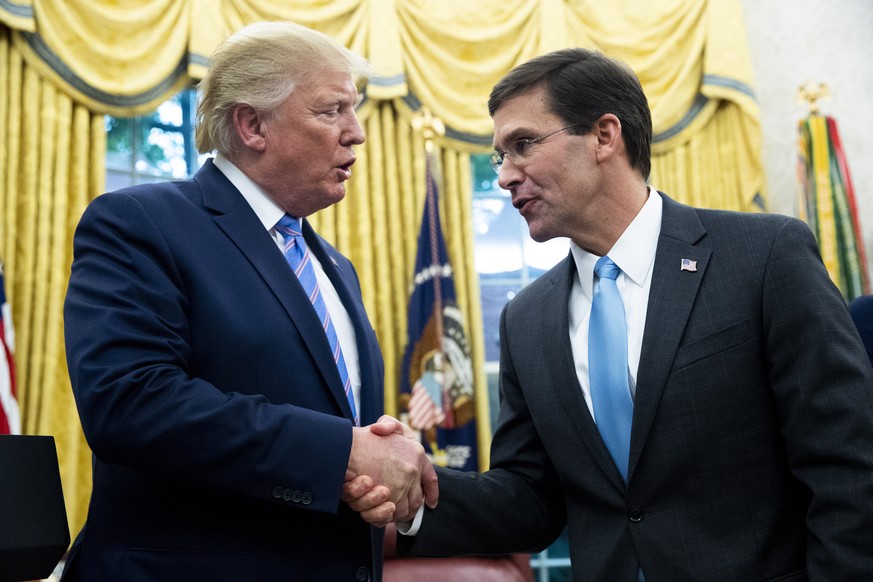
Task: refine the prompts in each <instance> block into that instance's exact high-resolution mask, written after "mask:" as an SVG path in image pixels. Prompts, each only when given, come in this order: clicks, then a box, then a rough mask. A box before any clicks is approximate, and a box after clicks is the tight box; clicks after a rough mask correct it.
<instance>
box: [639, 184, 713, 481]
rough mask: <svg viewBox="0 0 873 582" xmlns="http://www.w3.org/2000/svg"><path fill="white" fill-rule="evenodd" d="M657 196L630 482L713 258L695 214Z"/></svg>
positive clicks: (685, 207) (687, 208)
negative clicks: (659, 207)
mask: <svg viewBox="0 0 873 582" xmlns="http://www.w3.org/2000/svg"><path fill="white" fill-rule="evenodd" d="M661 197H662V198H663V200H664V211H663V216H662V218H661V234H660V236H659V237H658V249H657V251H656V253H655V264H654V267H653V270H652V285H651V289H650V291H649V304H648V309H647V315H646V326H645V331H644V335H643V345H642V350H641V352H640V364H639V371H638V373H637V388H636V399H635V403H634V421H633V432H632V434H631V450H630V468H629V474H628V478H629V479H630V477H631V475H632V474H633V470H634V467H635V466H636V464H637V462H638V461H639V458H640V455H641V453H642V450H643V448H644V444H645V441H646V438H647V437H648V434H649V431H650V430H651V428H652V422H653V421H654V418H655V413H656V412H657V408H658V403H659V402H660V399H661V394H662V393H663V391H664V386H665V385H666V383H667V377H668V376H669V374H670V370H671V368H672V366H673V360H674V358H675V356H676V350H677V349H678V347H679V341H680V340H681V339H682V334H683V332H684V330H685V325H686V323H687V322H688V316H689V314H690V313H691V308H692V306H693V305H694V300H695V297H696V296H697V291H698V289H699V288H700V283H701V281H702V280H703V277H704V275H705V273H706V268H707V265H708V264H709V259H710V255H711V254H712V251H711V249H709V248H708V247H706V246H704V245H703V244H697V243H698V241H699V240H700V239H701V238H702V237H703V236H704V235H705V234H706V231H705V229H704V228H703V224H702V223H701V222H700V219H699V218H698V216H697V212H696V211H695V210H694V209H693V208H691V207H689V206H685V205H682V204H679V203H677V202H674V201H673V200H671V199H670V198H668V197H667V196H666V195H664V194H663V193H662V194H661ZM683 259H689V260H691V261H695V265H694V268H696V270H688V269H682V260H683Z"/></svg>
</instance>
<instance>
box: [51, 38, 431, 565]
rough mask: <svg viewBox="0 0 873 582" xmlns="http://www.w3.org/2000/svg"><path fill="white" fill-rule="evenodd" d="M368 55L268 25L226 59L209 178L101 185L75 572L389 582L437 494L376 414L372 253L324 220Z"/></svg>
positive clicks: (355, 132)
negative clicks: (367, 487) (397, 543)
mask: <svg viewBox="0 0 873 582" xmlns="http://www.w3.org/2000/svg"><path fill="white" fill-rule="evenodd" d="M368 72H369V67H368V65H367V63H366V62H365V61H364V60H363V59H362V58H360V57H359V56H357V55H355V54H353V53H352V52H350V51H348V50H347V49H345V48H344V47H342V46H341V45H339V44H338V43H336V42H335V41H333V40H332V39H330V38H329V37H327V36H325V35H323V34H320V33H317V32H315V31H312V30H309V29H307V28H305V27H302V26H298V25H294V24H290V23H258V24H254V25H251V26H249V27H247V28H244V29H243V30H241V31H239V32H237V33H236V34H234V35H233V36H231V37H230V38H229V39H228V40H227V41H226V42H225V43H223V44H222V45H221V46H220V47H219V48H218V49H217V50H216V52H215V53H214V55H213V57H212V59H211V60H210V65H209V70H208V72H207V74H206V77H205V78H204V79H203V82H202V84H201V87H200V89H201V100H200V103H199V107H198V111H197V117H198V120H197V121H198V125H197V136H196V137H197V147H198V149H199V150H200V151H201V152H203V153H205V152H213V151H214V152H216V154H215V157H214V159H210V160H208V161H207V162H206V163H205V165H204V166H203V167H202V168H201V169H200V170H199V171H198V172H197V174H196V175H195V176H194V177H193V178H192V179H191V180H186V181H181V182H173V183H162V184H148V185H141V186H134V187H131V188H125V189H122V190H119V191H116V192H112V193H109V194H105V195H103V196H100V197H98V198H97V199H96V200H94V202H92V203H91V205H90V206H89V207H88V209H87V210H86V211H85V214H84V215H83V217H82V219H81V222H80V224H79V227H78V229H77V232H76V237H75V242H74V247H75V248H74V252H75V255H74V261H73V267H72V274H71V278H70V286H69V289H68V292H67V298H66V304H65V310H64V315H65V331H66V345H67V358H68V362H69V371H70V378H71V380H72V385H73V391H74V393H75V397H76V404H77V406H78V409H79V415H80V417H81V421H82V427H83V429H84V432H85V436H86V437H87V439H88V443H89V445H90V446H91V449H92V451H93V455H94V463H93V467H94V469H93V470H94V472H93V477H94V479H93V482H94V487H93V494H92V497H91V504H90V507H89V512H88V518H87V523H86V525H85V527H84V528H83V530H82V532H81V533H80V534H79V536H78V539H77V540H76V542H75V543H74V545H73V547H72V550H71V552H70V555H69V558H68V561H67V566H66V569H65V572H64V575H63V580H64V581H65V582H68V581H74V580H76V581H85V582H100V581H104V580H112V581H116V580H123V581H124V582H138V581H142V582H146V581H148V582H155V581H172V580H180V581H183V580H184V581H190V580H209V581H210V582H216V581H227V582H242V581H245V582H255V581H263V582H267V581H278V580H359V581H365V580H380V579H381V567H382V564H381V561H382V530H380V529H378V528H374V527H371V526H370V525H369V524H367V523H366V522H364V521H363V520H362V519H361V518H360V516H359V515H358V514H356V513H354V512H353V511H352V510H351V509H350V508H349V507H348V505H346V504H345V503H343V502H342V501H341V499H340V493H341V488H342V485H343V483H344V482H345V481H347V480H348V479H351V478H354V477H357V476H363V477H360V479H364V480H365V482H369V483H372V484H376V485H380V486H381V487H380V489H379V490H380V491H385V500H386V503H389V504H390V506H391V507H392V511H396V513H397V515H398V516H403V515H407V514H411V513H414V512H415V511H416V510H417V509H418V508H419V507H420V506H421V504H422V503H423V502H425V501H426V502H427V503H428V504H429V505H433V504H434V503H435V501H436V495H437V492H436V475H435V473H434V471H433V467H432V466H431V465H430V463H429V461H428V460H427V458H426V456H425V455H424V450H423V448H422V447H421V445H419V444H418V443H415V442H413V441H411V440H408V439H405V438H403V437H401V436H399V435H389V436H387V437H382V436H377V435H376V434H375V433H373V432H371V431H370V430H368V429H367V428H366V425H367V424H369V423H372V422H374V421H376V419H378V418H379V416H380V415H381V413H382V406H383V364H382V358H381V355H380V352H379V346H378V344H377V341H376V336H375V333H374V331H373V328H372V326H371V324H370V323H369V321H368V319H367V315H366V313H365V312H364V306H363V301H362V298H361V289H360V286H359V284H358V279H357V276H356V274H355V271H354V268H353V267H352V265H351V263H350V262H349V261H348V259H346V258H345V257H343V256H342V255H341V254H340V253H339V252H338V251H337V250H336V249H335V248H334V247H332V246H331V245H330V244H329V243H328V242H327V241H325V240H324V239H322V238H321V237H319V236H318V235H317V234H316V233H315V232H314V231H313V229H312V227H311V226H310V225H309V223H308V222H307V221H306V217H307V216H309V215H311V214H312V213H314V212H317V211H318V210H321V209H323V208H326V207H328V206H330V205H332V204H335V203H337V202H339V201H340V200H342V199H343V197H344V196H345V183H346V181H347V180H348V179H349V178H350V176H351V172H352V169H351V168H352V165H353V164H354V162H355V152H354V146H356V145H360V144H361V143H363V141H364V133H363V130H362V128H361V126H360V124H359V123H358V120H357V117H356V115H355V106H356V104H357V103H358V92H357V89H356V81H357V80H358V79H359V78H361V77H363V76H366V75H367V74H368Z"/></svg>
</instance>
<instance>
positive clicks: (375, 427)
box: [369, 414, 405, 436]
mask: <svg viewBox="0 0 873 582" xmlns="http://www.w3.org/2000/svg"><path fill="white" fill-rule="evenodd" d="M404 426H405V425H404V424H403V423H402V422H400V421H399V420H397V419H396V418H394V417H392V416H388V415H387V414H386V415H383V416H381V417H379V420H377V421H376V422H374V423H373V424H371V425H370V427H369V428H370V432H372V433H373V434H376V435H379V436H389V435H392V434H395V433H396V434H403V427H404Z"/></svg>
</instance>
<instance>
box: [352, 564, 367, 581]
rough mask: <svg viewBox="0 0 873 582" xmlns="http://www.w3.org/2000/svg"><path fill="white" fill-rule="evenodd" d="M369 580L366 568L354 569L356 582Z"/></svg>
mask: <svg viewBox="0 0 873 582" xmlns="http://www.w3.org/2000/svg"><path fill="white" fill-rule="evenodd" d="M369 579H370V570H369V569H367V567H366V566H358V567H357V568H356V569H355V580H356V581H357V582H367V580H369Z"/></svg>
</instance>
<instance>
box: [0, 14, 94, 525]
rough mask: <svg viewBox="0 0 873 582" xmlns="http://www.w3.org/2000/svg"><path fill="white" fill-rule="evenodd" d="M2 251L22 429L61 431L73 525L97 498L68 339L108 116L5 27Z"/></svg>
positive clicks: (0, 68) (1, 37)
mask: <svg viewBox="0 0 873 582" xmlns="http://www.w3.org/2000/svg"><path fill="white" fill-rule="evenodd" d="M0 85H2V87H3V88H4V90H3V92H2V93H0V184H2V187H0V257H2V258H3V260H4V262H5V264H6V270H7V273H8V276H7V279H6V280H7V288H6V292H7V295H8V300H9V302H10V305H11V306H12V308H13V309H12V320H13V323H14V325H15V330H16V351H15V364H16V373H17V379H18V391H19V394H18V396H19V400H20V405H21V409H22V432H23V433H25V434H47V435H53V436H54V437H55V441H56V445H57V448H58V458H59V461H60V469H61V478H62V481H63V487H64V492H65V499H66V507H67V513H68V515H69V517H70V523H71V525H73V524H75V525H76V526H77V527H78V526H81V523H82V521H83V519H84V514H85V510H86V508H87V504H88V496H89V494H90V483H91V474H90V460H91V453H90V450H89V449H88V446H87V444H86V443H85V440H84V436H83V435H82V431H81V428H80V426H79V423H78V418H77V416H76V408H75V403H74V402H73V395H72V392H71V390H70V381H69V377H68V376H67V368H66V360H65V356H64V342H63V301H64V293H65V292H66V287H67V276H68V273H69V270H70V263H71V261H72V239H73V231H74V229H75V226H76V224H77V223H78V220H79V216H80V215H81V213H82V211H83V210H84V208H85V206H86V204H87V203H88V201H89V200H90V199H91V198H92V197H93V196H94V193H95V192H100V191H102V189H103V183H104V176H105V170H104V158H105V143H106V132H105V128H104V121H103V116H102V115H95V114H93V113H91V112H90V111H89V110H88V109H87V108H85V107H83V106H82V105H80V104H77V103H75V102H74V101H73V100H72V99H71V98H70V97H69V96H68V95H66V94H64V93H62V92H60V91H58V89H57V88H56V87H55V86H54V85H53V84H51V83H49V82H48V81H46V80H45V79H44V78H42V77H41V76H40V75H39V74H38V73H37V72H36V71H35V70H34V69H33V68H31V67H29V66H28V65H27V64H26V63H25V62H24V59H23V56H22V55H21V53H20V51H18V50H17V49H16V47H15V46H14V45H13V43H11V42H10V35H9V30H8V29H6V28H0Z"/></svg>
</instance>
